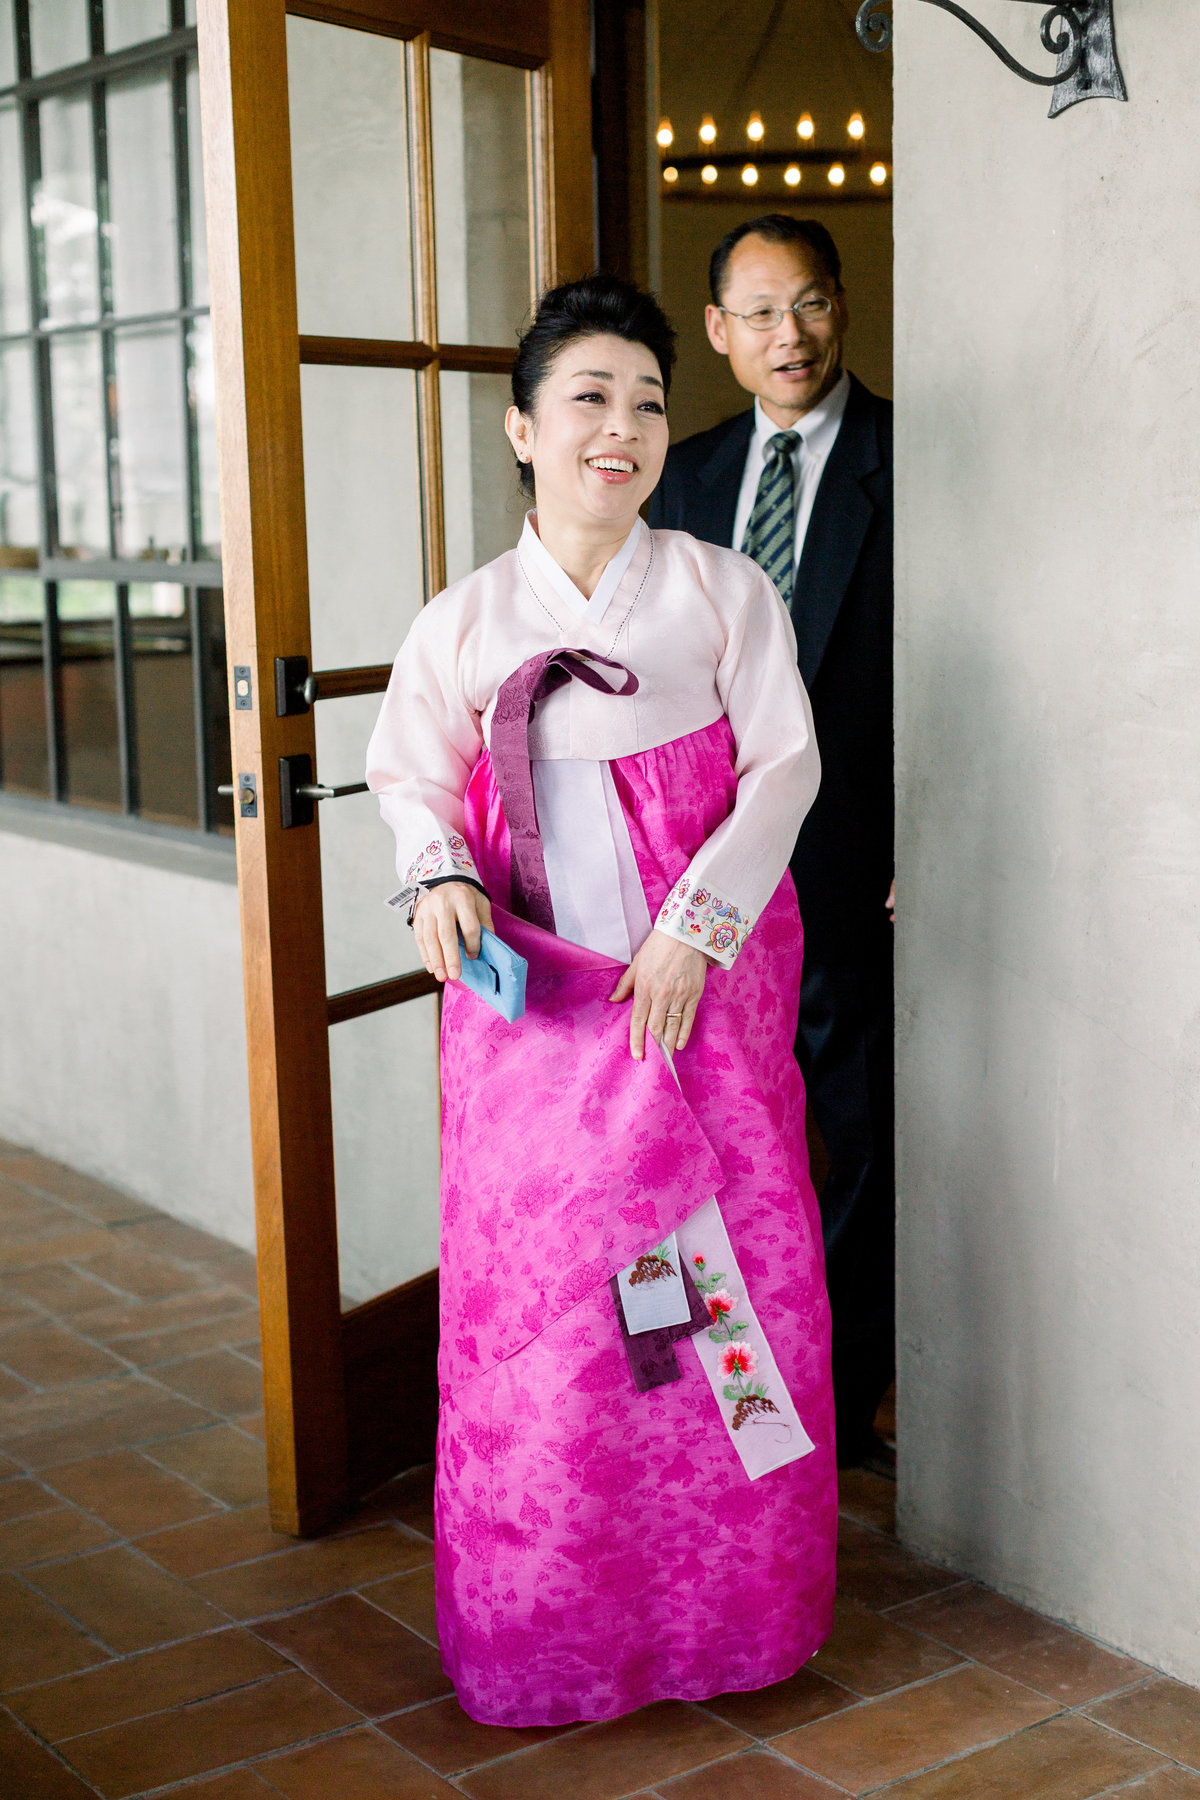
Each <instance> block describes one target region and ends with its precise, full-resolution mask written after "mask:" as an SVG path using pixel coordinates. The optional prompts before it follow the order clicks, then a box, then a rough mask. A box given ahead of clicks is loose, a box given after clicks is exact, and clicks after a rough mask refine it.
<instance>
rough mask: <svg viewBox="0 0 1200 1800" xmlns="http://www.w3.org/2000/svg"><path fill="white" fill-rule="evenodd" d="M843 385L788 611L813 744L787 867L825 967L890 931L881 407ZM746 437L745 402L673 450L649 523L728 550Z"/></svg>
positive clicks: (887, 498)
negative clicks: (805, 803)
mask: <svg viewBox="0 0 1200 1800" xmlns="http://www.w3.org/2000/svg"><path fill="white" fill-rule="evenodd" d="M850 382H851V389H850V398H849V401H848V402H847V406H846V412H845V416H844V418H843V419H842V427H841V430H840V431H839V432H838V435H837V441H836V443H835V444H834V446H833V449H832V450H831V451H830V453H829V458H828V461H827V462H826V464H825V468H824V471H823V473H822V475H821V485H820V487H819V488H818V489H817V497H816V500H815V502H814V504H813V510H812V516H811V518H810V520H809V525H808V533H807V535H806V537H805V540H804V550H803V554H802V555H801V558H800V566H799V568H798V570H797V571H796V582H795V592H794V593H793V596H792V606H791V611H792V621H793V624H794V625H795V628H796V645H797V654H798V657H799V662H800V673H801V675H802V676H803V677H804V685H805V686H806V687H807V689H808V692H809V697H810V699H811V701H812V709H813V719H814V721H815V724H816V732H817V744H818V746H819V748H820V751H821V789H820V792H819V794H818V795H817V798H816V801H815V802H814V804H813V808H812V811H811V812H810V813H809V815H808V817H807V819H806V820H805V821H804V825H803V827H802V829H801V832H800V838H799V841H798V843H797V845H796V849H795V853H794V855H793V857H792V874H793V875H794V877H795V880H796V888H797V891H798V893H799V896H800V914H801V917H802V919H803V921H804V932H805V944H806V951H807V955H808V957H809V959H810V960H811V961H815V962H826V963H827V962H860V961H862V960H863V959H864V958H868V957H869V958H871V959H874V958H875V957H876V956H878V955H886V954H887V953H888V952H889V949H890V934H891V927H890V925H889V924H888V920H887V914H886V912H885V910H884V900H885V898H886V896H887V891H888V886H889V883H890V882H891V879H892V867H893V861H892V857H893V839H892V831H893V826H892V818H893V799H892V789H893V768H892V406H891V402H890V401H888V400H881V399H880V398H879V397H878V396H877V395H875V394H872V393H870V392H868V390H867V389H866V388H865V387H864V386H863V385H862V383H861V382H860V381H857V380H855V378H854V376H851V377H850ZM753 433H754V412H753V410H751V411H750V412H745V413H741V414H739V415H738V417H737V418H735V419H729V420H727V421H726V423H725V424H723V425H716V426H714V427H713V429H712V430H711V431H702V432H699V433H698V434H697V435H696V436H695V437H690V438H687V439H685V440H684V442H683V443H681V444H675V445H673V446H672V447H671V449H670V451H669V452H668V453H667V462H666V467H665V469H664V470H663V477H662V480H661V482H660V483H659V485H658V487H657V489H656V490H655V493H654V496H653V498H652V499H651V502H650V514H649V519H650V524H651V525H652V526H659V527H662V528H664V529H667V530H673V531H690V532H691V534H692V535H693V537H698V538H704V539H706V540H707V541H708V542H709V543H713V544H725V545H728V544H729V542H730V540H731V539H732V536H733V523H734V514H735V513H736V511H737V502H738V494H739V492H740V490H741V485H742V474H743V471H744V469H745V464H746V454H747V451H748V450H749V448H750V439H751V437H752V436H753Z"/></svg>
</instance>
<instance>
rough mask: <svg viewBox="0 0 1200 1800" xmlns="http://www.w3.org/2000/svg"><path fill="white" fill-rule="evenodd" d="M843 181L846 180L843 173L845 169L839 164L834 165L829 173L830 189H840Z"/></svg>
mask: <svg viewBox="0 0 1200 1800" xmlns="http://www.w3.org/2000/svg"><path fill="white" fill-rule="evenodd" d="M845 179H846V171H845V169H843V167H842V165H841V163H834V165H833V167H832V168H831V169H830V171H829V185H830V187H841V185H842V183H843V181H845Z"/></svg>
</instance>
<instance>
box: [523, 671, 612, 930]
mask: <svg viewBox="0 0 1200 1800" xmlns="http://www.w3.org/2000/svg"><path fill="white" fill-rule="evenodd" d="M591 663H602V664H603V665H604V666H605V668H608V669H619V670H620V671H621V673H622V674H623V675H624V677H625V684H624V686H623V687H619V688H614V687H610V686H609V684H608V682H607V681H606V680H605V679H604V677H603V675H601V674H600V673H599V671H598V670H597V669H594V668H591V667H589V666H588V665H589V664H591ZM572 679H574V680H576V681H584V682H586V683H587V685H588V687H591V688H596V689H597V690H598V692H600V693H602V694H612V695H614V696H617V697H621V696H624V695H626V694H636V693H637V688H638V679H637V676H636V675H634V674H632V673H631V672H630V671H629V670H628V669H627V668H626V667H625V666H624V664H623V663H619V662H613V660H612V658H611V657H608V656H597V655H596V654H595V653H594V652H593V651H591V650H546V651H543V652H542V654H541V655H540V656H531V657H530V658H529V661H528V662H524V663H522V664H521V666H520V668H519V669H518V670H517V671H516V673H515V674H513V675H510V676H509V677H508V680H507V681H505V682H504V683H503V684H502V686H501V688H500V691H499V693H498V694H497V696H496V710H495V711H494V713H493V714H492V729H491V752H492V767H493V769H494V770H495V772H496V785H497V787H498V788H499V789H500V800H501V804H502V805H503V807H504V816H505V818H506V819H507V821H508V830H509V836H510V837H511V839H512V910H513V912H514V913H517V914H519V915H521V916H522V917H524V918H526V919H528V920H529V921H530V923H531V924H533V925H540V926H541V927H542V929H543V930H544V931H553V930H554V906H553V903H552V901H551V899H550V883H549V881H548V880H547V879H546V859H545V856H544V855H543V853H542V837H541V833H540V831H539V830H538V822H537V807H536V805H535V803H534V798H533V770H532V769H531V768H530V766H529V726H530V723H531V721H532V719H533V713H534V708H535V707H536V706H537V704H538V702H539V700H544V699H545V697H546V695H547V694H552V693H553V692H554V690H555V689H556V688H560V687H563V686H565V684H566V683H567V682H568V681H570V680H572Z"/></svg>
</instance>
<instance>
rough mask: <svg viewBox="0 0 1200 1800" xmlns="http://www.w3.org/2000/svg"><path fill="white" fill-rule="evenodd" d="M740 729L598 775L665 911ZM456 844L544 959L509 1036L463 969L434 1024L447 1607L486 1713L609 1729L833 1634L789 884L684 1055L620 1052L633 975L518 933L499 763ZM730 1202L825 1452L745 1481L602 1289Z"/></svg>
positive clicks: (801, 1403) (463, 1691)
mask: <svg viewBox="0 0 1200 1800" xmlns="http://www.w3.org/2000/svg"><path fill="white" fill-rule="evenodd" d="M733 756H734V745H733V734H732V732H731V730H730V728H729V725H728V722H727V721H726V720H725V719H720V720H718V721H717V722H716V723H715V724H713V725H711V726H708V727H707V728H706V729H704V730H701V731H697V732H693V733H692V734H691V735H689V736H687V737H684V738H680V739H677V740H676V741H675V742H673V743H669V744H665V745H662V746H661V747H659V748H658V749H655V750H651V751H647V752H644V753H641V754H639V755H636V756H630V757H623V758H621V759H620V760H619V761H614V762H613V763H612V764H611V768H612V772H613V777H614V781H615V784H616V788H617V792H618V795H619V796H620V799H621V803H622V806H623V807H624V809H625V813H626V817H627V819H628V823H629V830H630V836H631V839H632V842H633V847H634V852H635V855H636V858H637V863H638V868H639V871H640V874H641V877H642V881H643V884H644V886H645V891H646V900H647V904H648V906H649V908H650V914H651V917H653V916H654V915H655V914H656V913H657V911H658V908H659V907H660V906H661V904H662V902H663V900H664V898H665V897H666V894H667V893H668V891H669V890H670V888H671V887H672V886H673V885H674V883H675V882H676V881H677V880H678V878H679V876H680V875H681V874H682V873H683V871H684V869H685V868H686V867H687V865H688V862H689V861H690V859H691V858H692V856H693V855H694V854H695V852H696V851H697V850H698V849H699V847H700V845H701V844H702V843H703V842H704V841H705V839H706V838H707V837H708V836H709V835H710V834H711V832H712V831H713V830H715V828H716V827H717V825H719V824H720V822H721V820H722V819H723V818H725V816H726V815H727V813H728V812H729V810H730V808H731V807H732V804H733V799H734V795H735V791H736V785H737V784H736V776H735V774H734V768H733ZM466 836H467V839H468V842H469V845H470V848H471V851H472V854H473V855H474V857H475V860H476V863H477V865H478V867H479V868H480V870H481V873H482V878H483V879H484V881H485V882H486V883H487V884H488V887H489V888H490V890H491V893H492V895H493V900H494V901H495V902H497V903H498V904H497V911H496V930H497V933H498V934H499V936H501V937H502V938H503V939H504V940H505V941H506V942H507V943H509V944H511V945H512V946H513V948H514V949H516V950H518V951H519V952H520V953H521V954H522V955H523V956H525V957H527V958H528V961H529V976H528V988H527V1011H526V1014H525V1017H524V1018H523V1019H521V1020H519V1021H517V1023H515V1024H512V1025H509V1024H506V1023H505V1022H504V1021H503V1020H502V1019H500V1018H499V1017H498V1016H497V1015H496V1014H495V1013H493V1012H492V1011H491V1010H490V1009H489V1008H487V1007H486V1006H484V1005H482V1004H481V1003H480V1001H479V1000H478V999H476V998H475V996H474V995H472V994H470V993H469V992H467V991H466V990H464V989H462V988H460V987H456V986H454V985H452V984H451V985H448V987H447V990H446V1002H445V1008H444V1012H443V1026H442V1047H443V1057H442V1069H443V1122H442V1260H441V1309H442V1335H441V1348H440V1352H439V1363H438V1370H439V1386H440V1395H441V1412H440V1422H439V1428H438V1469H437V1493H436V1565H437V1617H438V1634H439V1639H440V1643H441V1652H442V1659H443V1662H444V1664H445V1667H446V1671H447V1673H448V1674H449V1676H450V1677H451V1679H452V1680H453V1682H454V1684H455V1687H456V1689H457V1692H458V1698H459V1701H460V1702H461V1704H462V1705H463V1707H464V1708H465V1709H466V1711H467V1712H468V1713H469V1714H470V1715H471V1716H472V1717H473V1718H475V1719H478V1720H480V1721H483V1722H485V1723H488V1724H496V1725H513V1726H522V1725H524V1726H532V1725H559V1724H565V1723H567V1722H570V1721H573V1720H577V1719H607V1718H612V1717H615V1716H616V1715H618V1714H621V1713H625V1712H629V1711H630V1710H632V1709H633V1708H635V1707H639V1706H644V1705H646V1704H647V1703H648V1702H650V1701H654V1700H661V1699H666V1698H677V1699H683V1700H703V1699H705V1698H707V1697H710V1696H712V1695H715V1694H718V1693H723V1692H727V1691H729V1690H734V1689H737V1690H744V1689H753V1688H759V1687H764V1686H767V1685H769V1684H770V1683H772V1682H776V1681H781V1680H783V1679H784V1678H785V1677H787V1676H789V1675H792V1674H794V1673H795V1671H796V1670H797V1669H798V1668H799V1667H800V1665H801V1664H802V1663H804V1662H806V1661H807V1660H808V1658H809V1657H810V1656H812V1655H813V1654H814V1652H815V1651H816V1650H817V1649H818V1648H819V1647H820V1645H821V1644H822V1643H823V1641H824V1640H825V1638H826V1637H827V1636H828V1634H829V1630H830V1625H831V1620H832V1607H833V1588H834V1553H835V1540H836V1510H837V1502H836V1470H835V1457H834V1448H833V1446H834V1432H833V1407H832V1397H831V1391H830V1384H829V1314H828V1304H827V1300H826V1295H825V1286H824V1268H823V1259H822V1251H821V1231H820V1220H819V1215H818V1211H817V1202H816V1197H815V1195H814V1192H813V1188H812V1183H811V1181H810V1179H809V1174H808V1163H807V1154H806V1149H805V1139H804V1092H803V1087H802V1084H801V1080H800V1074H799V1070H798V1069H797V1067H796V1064H795V1061H794V1058H793V1054H792V1043H793V1037H794V1033H795V1026H796V1012H797V1006H798V998H799V987H800V949H801V937H800V920H799V916H798V912H797V907H796V897H795V890H794V888H793V886H792V881H791V877H790V876H789V875H786V874H785V876H784V879H783V881H782V882H781V883H780V885H779V887H778V889H777V890H776V892H775V894H774V896H773V898H772V899H771V900H770V902H769V903H768V905H767V907H766V909H765V910H764V912H763V913H762V915H761V916H760V918H759V920H758V922H757V924H756V926H755V929H754V931H753V933H752V934H751V936H750V939H749V941H748V942H747V944H746V946H745V947H744V949H743V950H742V952H741V954H740V955H739V957H738V959H737V961H736V963H735V965H734V967H733V968H732V969H731V970H728V971H726V970H723V969H719V968H716V969H712V970H711V971H710V973H709V976H708V980H707V985H706V988H705V993H704V998H703V1000H702V1001H701V1004H700V1011H699V1015H698V1020H697V1026H696V1029H695V1031H694V1033H693V1036H692V1039H691V1042H690V1043H689V1044H688V1046H687V1048H686V1050H685V1051H684V1052H683V1053H682V1054H681V1055H679V1056H678V1057H677V1058H676V1068H677V1071H678V1074H679V1079H680V1084H681V1088H682V1091H681V1090H680V1087H677V1086H676V1083H675V1082H674V1080H673V1079H672V1077H671V1074H670V1071H669V1070H668V1068H667V1066H666V1063H665V1062H664V1060H663V1058H662V1057H661V1056H660V1055H659V1054H658V1053H657V1051H656V1050H655V1049H654V1048H653V1046H651V1045H648V1054H647V1056H646V1059H645V1061H644V1062H641V1063H636V1062H634V1061H633V1059H632V1058H631V1056H630V1054H629V1040H628V1033H629V1007H628V1005H621V1006H612V1005H610V1004H609V1003H608V998H607V997H608V995H609V993H611V991H612V988H613V986H614V984H615V982H616V979H617V977H618V975H619V974H620V970H621V965H620V964H618V963H614V962H611V961H609V960H608V959H607V958H605V957H603V956H599V955H597V954H595V953H594V952H592V951H590V950H586V949H584V948H582V947H581V946H579V945H575V944H572V943H568V942H567V941H566V940H564V939H562V938H558V937H556V936H554V935H553V934H552V933H550V932H547V931H544V930H541V929H539V928H538V927H537V926H534V925H531V924H529V923H528V922H526V921H525V920H523V919H518V918H515V917H513V916H511V915H510V914H508V913H507V912H506V911H504V910H503V909H504V907H505V905H506V903H507V902H508V900H509V886H508V864H509V847H508V836H507V829H506V826H505V821H504V816H503V811H502V808H501V805H500V801H499V796H498V793H497V789H496V783H495V779H494V775H493V773H492V769H491V763H490V758H489V756H488V753H487V752H486V751H485V752H484V754H483V755H482V757H481V758H480V761H479V763H478V764H477V765H476V768H475V770H474V772H473V774H472V778H471V782H470V786H469V788H468V790H467V796H466ZM713 1194H716V1195H717V1198H718V1201H719V1204H720V1208H721V1213H722V1216H723V1218H724V1220H725V1224H726V1227H727V1229H728V1232H729V1236H730V1240H731V1242H732V1244H733V1246H734V1249H735V1252H736V1255H737V1258H738V1261H739V1263H740V1265H741V1270H742V1274H743V1277H744V1279H745V1281H746V1282H747V1284H748V1285H749V1287H750V1290H751V1299H752V1301H753V1304H754V1306H755V1309H756V1311H757V1313H758V1317H759V1319H760V1321H761V1323H762V1327H763V1329H764V1331H765V1333H766V1335H767V1337H768V1339H769V1341H770V1343H771V1346H772V1349H773V1351H774V1353H775V1357H776V1359H777V1361H778V1364H779V1368H780V1371H781V1373H782V1375H783V1377H784V1380H785V1381H786V1383H787V1386H788V1388H789V1391H790V1392H791V1395H792V1398H793V1400H794V1401H795V1404H796V1407H797V1410H798V1412H799V1414H800V1417H801V1419H802V1420H803V1422H804V1425H805V1427H806V1429H807V1430H808V1432H809V1435H810V1436H811V1437H812V1438H813V1440H814V1442H815V1444H816V1448H815V1450H813V1451H812V1453H811V1454H810V1455H808V1456H805V1457H802V1458H801V1459H800V1460H799V1461H796V1462H793V1463H790V1464H788V1465H787V1466H786V1467H785V1468H782V1469H778V1470H775V1471H774V1472H773V1473H772V1474H770V1475H766V1476H763V1477H762V1479H761V1480H758V1481H756V1482H753V1483H752V1482H751V1481H750V1480H749V1479H748V1478H747V1476H746V1473H745V1471H744V1469H743V1468H742V1465H741V1462H740V1461H739V1459H738V1456H737V1453H736V1451H735V1450H734V1448H733V1446H732V1444H731V1442H730V1440H729V1437H728V1434H727V1433H726V1430H725V1427H724V1425H723V1424H722V1421H721V1418H720V1415H719V1413H718V1410H717V1406H716V1404H715V1402H714V1400H713V1397H712V1394H711V1391H710V1389H709V1386H708V1382H707V1379H706V1378H705V1375H704V1373H703V1370H702V1368H701V1366H700V1363H699V1360H698V1358H697V1357H696V1355H695V1353H694V1351H693V1349H692V1346H691V1345H690V1344H688V1343H684V1344H681V1345H680V1346H679V1362H680V1366H681V1368H682V1371H683V1378H682V1380H680V1381H678V1382H675V1383H673V1384H671V1385H669V1386H665V1387H660V1388H656V1389H654V1390H653V1391H652V1392H650V1393H646V1394H639V1393H638V1392H637V1391H636V1389H635V1387H634V1384H633V1379H632V1377H631V1375H630V1372H629V1366H628V1363H627V1360H626V1357H625V1353H624V1351H623V1349H622V1345H621V1337H620V1332H619V1329H618V1325H617V1320H616V1316H615V1313H614V1310H613V1302H612V1297H611V1295H610V1293H609V1289H608V1282H609V1278H610V1277H611V1276H612V1275H614V1274H615V1273H616V1272H617V1271H618V1270H619V1269H622V1268H624V1267H626V1266H627V1265H628V1264H629V1263H631V1262H632V1261H633V1260H634V1259H635V1258H636V1257H637V1256H639V1255H640V1254H642V1252H643V1251H645V1250H647V1249H649V1248H651V1247H652V1246H654V1245H655V1244H657V1243H659V1242H660V1241H661V1240H662V1239H663V1238H665V1237H666V1236H667V1234H668V1233H669V1232H670V1231H672V1230H673V1229H674V1228H675V1227H676V1226H677V1225H678V1224H679V1223H680V1222H681V1221H682V1220H684V1219H685V1218H687V1217H688V1216H689V1215H690V1214H691V1213H692V1212H694V1211H695V1210H696V1208H697V1207H699V1206H702V1205H703V1204H704V1202H705V1201H706V1200H707V1199H708V1198H709V1197H710V1196H711V1195H713Z"/></svg>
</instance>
